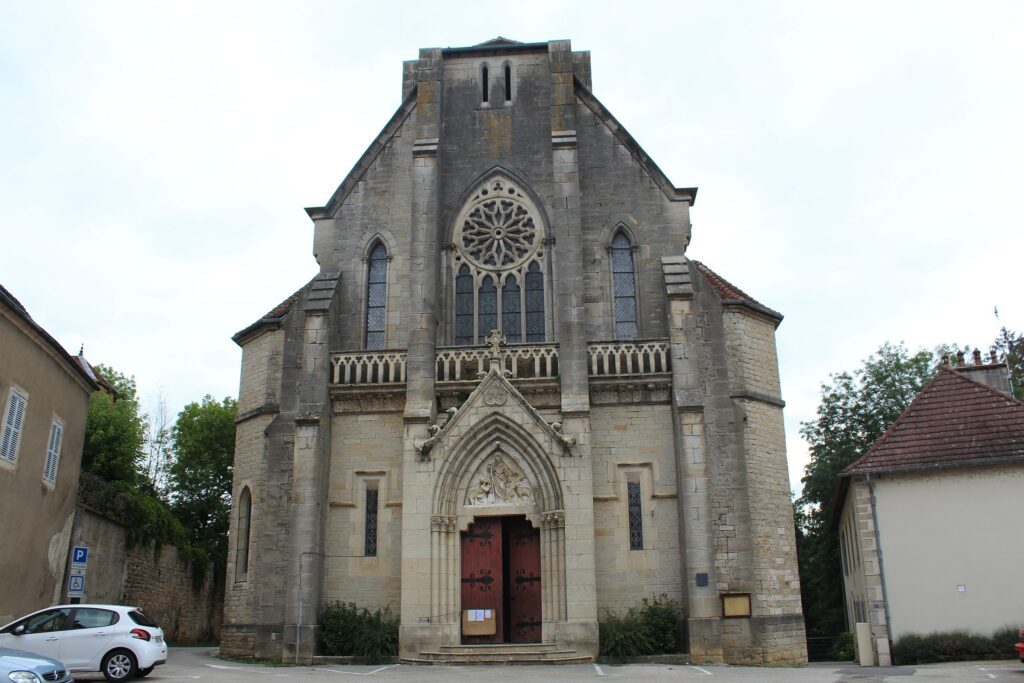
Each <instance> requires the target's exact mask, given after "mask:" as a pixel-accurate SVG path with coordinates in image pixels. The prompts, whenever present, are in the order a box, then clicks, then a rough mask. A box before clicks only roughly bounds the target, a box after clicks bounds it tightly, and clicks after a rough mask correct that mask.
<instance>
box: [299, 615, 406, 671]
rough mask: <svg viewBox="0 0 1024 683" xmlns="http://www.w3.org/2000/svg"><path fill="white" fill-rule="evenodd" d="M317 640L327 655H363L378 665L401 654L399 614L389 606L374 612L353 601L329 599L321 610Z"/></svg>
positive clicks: (368, 660) (322, 651)
mask: <svg viewBox="0 0 1024 683" xmlns="http://www.w3.org/2000/svg"><path fill="white" fill-rule="evenodd" d="M318 642H319V645H320V652H321V653H323V654H325V655H334V656H338V655H341V656H345V655H348V656H355V657H362V658H364V659H366V661H367V662H369V663H370V664H376V663H379V662H380V661H382V660H383V659H384V658H385V657H394V656H395V655H397V654H398V617H397V616H396V615H394V614H392V613H391V608H390V607H385V608H384V609H377V610H376V611H374V612H371V611H370V610H368V609H366V608H365V607H364V608H362V609H359V608H358V607H356V604H355V603H354V602H341V601H337V602H329V603H327V604H326V605H324V608H323V610H322V611H321V612H320V629H319V636H318Z"/></svg>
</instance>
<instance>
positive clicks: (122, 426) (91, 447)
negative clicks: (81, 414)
mask: <svg viewBox="0 0 1024 683" xmlns="http://www.w3.org/2000/svg"><path fill="white" fill-rule="evenodd" d="M94 370H95V371H96V372H97V373H99V375H100V376H101V377H103V378H104V379H105V380H107V381H108V382H110V384H111V385H113V387H114V390H115V392H116V393H115V394H114V395H113V396H112V395H110V394H106V393H103V392H99V391H97V392H95V393H93V395H92V396H90V397H89V410H88V414H87V416H86V420H85V444H84V446H83V448H82V468H83V469H84V470H85V471H86V472H91V473H93V474H96V475H98V476H100V477H102V478H103V479H105V480H106V481H110V482H115V481H121V482H126V483H128V484H132V485H138V484H141V483H143V477H142V475H141V473H140V466H141V463H142V458H143V444H144V443H145V438H146V423H145V418H144V416H143V415H141V414H140V412H139V400H138V396H137V395H136V391H135V378H133V377H127V376H125V375H123V374H121V373H120V372H117V371H116V370H114V369H113V368H111V367H108V366H105V365H97V366H95V368H94Z"/></svg>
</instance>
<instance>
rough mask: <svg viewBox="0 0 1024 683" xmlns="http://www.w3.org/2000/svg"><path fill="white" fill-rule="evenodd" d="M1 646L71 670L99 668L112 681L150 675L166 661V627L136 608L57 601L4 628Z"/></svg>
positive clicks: (0, 637) (87, 670)
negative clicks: (54, 662)
mask: <svg viewBox="0 0 1024 683" xmlns="http://www.w3.org/2000/svg"><path fill="white" fill-rule="evenodd" d="M0 647H10V648H15V649H18V650H25V651H27V652H34V653H35V654H39V655H43V656H44V657H50V658H52V659H57V660H60V661H61V662H64V664H65V665H66V666H67V668H68V669H69V670H71V671H72V672H76V673H78V672H91V671H99V672H101V673H102V674H103V675H104V676H106V678H107V680H108V681H126V680H128V679H131V678H134V677H136V676H140V677H141V676H146V675H148V674H149V673H150V672H151V671H153V668H154V667H156V666H158V665H160V664H164V663H166V662H167V644H166V643H165V642H164V632H163V630H162V629H161V628H160V627H158V626H157V625H156V624H154V623H153V622H152V621H151V620H150V619H149V618H148V617H147V616H146V615H145V614H143V613H142V611H141V610H140V609H139V608H138V607H125V606H122V605H57V606H55V607H48V608H46V609H43V610H39V611H38V612H33V613H32V614H29V615H27V616H24V617H22V618H21V619H18V620H16V621H12V622H11V623H9V624H7V625H6V626H4V627H2V628H0Z"/></svg>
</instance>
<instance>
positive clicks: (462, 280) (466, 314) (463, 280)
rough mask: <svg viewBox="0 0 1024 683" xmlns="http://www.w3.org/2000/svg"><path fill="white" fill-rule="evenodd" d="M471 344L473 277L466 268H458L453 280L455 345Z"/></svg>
mask: <svg viewBox="0 0 1024 683" xmlns="http://www.w3.org/2000/svg"><path fill="white" fill-rule="evenodd" d="M472 343H473V276H472V275H470V273H469V267H468V266H462V267H461V268H459V274H458V276H457V277H456V278H455V344H456V345H457V346H469V345H471V344H472Z"/></svg>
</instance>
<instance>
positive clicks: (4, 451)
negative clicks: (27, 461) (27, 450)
mask: <svg viewBox="0 0 1024 683" xmlns="http://www.w3.org/2000/svg"><path fill="white" fill-rule="evenodd" d="M27 403H28V399H26V398H25V397H24V396H22V395H21V394H19V393H18V392H17V391H16V390H14V389H11V395H10V398H9V399H8V400H7V415H6V416H5V417H4V435H3V441H0V458H3V459H4V460H7V461H8V462H14V459H15V458H16V457H17V454H18V441H19V440H20V439H21V425H22V422H24V420H25V406H26V404H27Z"/></svg>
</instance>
